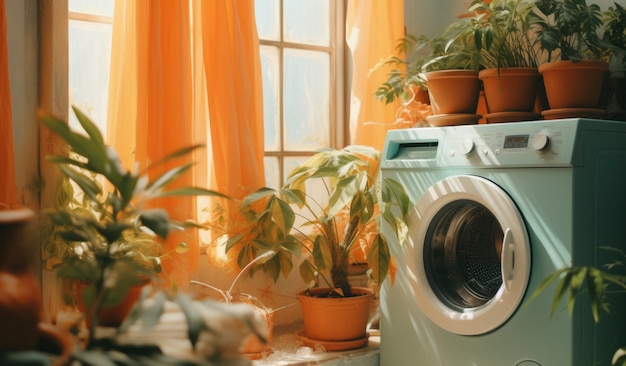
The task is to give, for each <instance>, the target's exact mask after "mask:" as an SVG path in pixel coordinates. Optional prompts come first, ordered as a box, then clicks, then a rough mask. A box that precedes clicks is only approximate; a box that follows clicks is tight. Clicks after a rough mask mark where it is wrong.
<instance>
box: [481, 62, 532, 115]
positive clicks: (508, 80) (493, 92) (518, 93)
mask: <svg viewBox="0 0 626 366" xmlns="http://www.w3.org/2000/svg"><path fill="white" fill-rule="evenodd" d="M478 78H479V79H480V80H482V82H483V88H484V90H485V99H486V103H487V110H488V111H489V113H499V112H532V111H533V109H534V107H535V101H536V99H537V90H538V85H539V72H538V71H537V69H535V68H524V67H511V68H500V69H498V68H493V69H486V70H482V71H480V72H479V73H478Z"/></svg>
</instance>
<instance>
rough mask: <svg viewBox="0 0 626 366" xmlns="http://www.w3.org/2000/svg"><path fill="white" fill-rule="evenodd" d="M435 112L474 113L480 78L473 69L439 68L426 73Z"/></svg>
mask: <svg viewBox="0 0 626 366" xmlns="http://www.w3.org/2000/svg"><path fill="white" fill-rule="evenodd" d="M425 78H426V82H427V85H428V96H429V98H430V105H431V107H432V111H433V114H435V115H437V114H452V113H463V114H474V113H476V107H477V106H478V96H479V93H480V80H478V72H476V71H472V70H439V71H430V72H427V73H426V74H425Z"/></svg>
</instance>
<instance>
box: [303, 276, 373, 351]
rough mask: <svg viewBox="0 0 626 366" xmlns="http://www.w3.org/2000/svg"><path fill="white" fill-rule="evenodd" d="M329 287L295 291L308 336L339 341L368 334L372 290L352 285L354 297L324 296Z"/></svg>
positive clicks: (315, 338)
mask: <svg viewBox="0 0 626 366" xmlns="http://www.w3.org/2000/svg"><path fill="white" fill-rule="evenodd" d="M329 292H330V289H328V288H315V289H311V290H309V291H305V292H302V293H299V294H298V301H299V302H300V306H301V308H302V317H303V319H304V331H305V333H306V337H308V338H309V339H313V340H317V341H325V342H341V341H350V340H355V339H362V338H365V337H366V336H367V333H366V329H367V322H368V320H369V315H370V305H371V302H372V298H373V297H374V292H373V291H372V290H371V289H369V288H364V287H353V288H352V292H353V294H354V295H356V296H353V297H338V298H334V297H331V298H329V297H327V295H328V293H329Z"/></svg>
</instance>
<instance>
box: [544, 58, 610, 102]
mask: <svg viewBox="0 0 626 366" xmlns="http://www.w3.org/2000/svg"><path fill="white" fill-rule="evenodd" d="M608 70H609V64H608V63H606V62H602V61H589V60H583V61H579V62H572V61H557V62H549V63H546V64H543V65H541V66H539V73H540V74H541V75H542V76H543V82H544V85H545V89H546V96H547V98H548V104H549V106H550V109H565V108H598V105H599V101H600V93H601V91H602V83H603V81H604V78H605V76H606V74H607V72H608Z"/></svg>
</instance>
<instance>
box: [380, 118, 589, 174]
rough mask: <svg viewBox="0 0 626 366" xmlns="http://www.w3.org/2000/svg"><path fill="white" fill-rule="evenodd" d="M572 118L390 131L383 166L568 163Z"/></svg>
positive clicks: (573, 127)
mask: <svg viewBox="0 0 626 366" xmlns="http://www.w3.org/2000/svg"><path fill="white" fill-rule="evenodd" d="M576 121H577V120H555V121H532V122H514V123H501V124H488V125H463V126H449V127H440V128H424V129H420V128H416V129H410V130H406V131H404V132H396V131H399V130H394V131H390V132H389V135H388V144H387V146H386V150H385V153H386V155H385V159H384V161H383V166H382V168H386V167H402V166H406V167H409V166H419V167H427V166H475V167H481V166H484V167H487V166H490V167H493V166H501V167H505V166H536V165H544V166H546V165H547V166H567V165H570V164H571V161H572V154H573V151H574V146H573V144H574V140H575V133H576ZM435 131H436V132H437V133H434V132H435Z"/></svg>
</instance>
